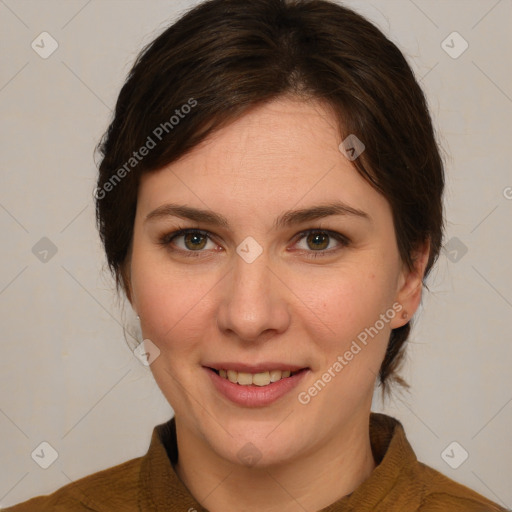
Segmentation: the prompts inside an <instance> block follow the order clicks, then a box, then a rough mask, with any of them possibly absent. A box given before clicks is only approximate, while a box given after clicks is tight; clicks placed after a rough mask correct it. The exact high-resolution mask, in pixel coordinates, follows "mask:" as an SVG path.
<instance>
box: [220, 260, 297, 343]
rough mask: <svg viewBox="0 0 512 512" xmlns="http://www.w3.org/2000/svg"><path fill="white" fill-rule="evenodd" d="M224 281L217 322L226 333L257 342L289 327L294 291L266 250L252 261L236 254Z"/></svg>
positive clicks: (244, 340) (243, 340) (242, 339)
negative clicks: (279, 273) (281, 276)
mask: <svg viewBox="0 0 512 512" xmlns="http://www.w3.org/2000/svg"><path fill="white" fill-rule="evenodd" d="M223 281H224V288H223V289H222V298H221V301H220V305H219V309H218V311H217V325H218V327H219V329H220V330H221V331H222V332H223V334H224V335H225V336H231V337H234V338H237V339H239V340H240V341H242V342H258V341H266V340H267V339H269V338H271V337H274V336H275V335H277V334H281V333H283V332H285V331H286V329H287V328H288V326H289V324H290V307H289V306H290V304H289V296H290V294H291V292H290V290H289V289H288V288H287V287H286V286H285V284H283V282H282V281H281V280H280V279H279V278H278V277H277V272H275V271H274V270H273V269H272V268H271V267H270V266H269V262H268V258H267V257H266V255H265V252H264V253H263V254H261V255H260V256H259V257H258V258H257V259H256V260H255V261H253V262H251V263H248V262H247V261H245V260H244V259H243V258H241V257H239V256H238V255H235V256H234V262H233V269H232V272H230V273H229V275H228V276H227V277H226V278H225V279H224V280H223Z"/></svg>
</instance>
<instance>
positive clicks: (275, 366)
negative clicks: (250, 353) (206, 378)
mask: <svg viewBox="0 0 512 512" xmlns="http://www.w3.org/2000/svg"><path fill="white" fill-rule="evenodd" d="M203 366H205V367H207V368H213V369H214V370H234V371H236V372H244V373H263V372H266V371H272V370H290V371H291V372H296V371H298V370H302V369H304V368H306V367H305V366H297V365H293V364H288V363H273V362H268V363H259V364H246V363H230V362H221V363H206V364H204V365H203Z"/></svg>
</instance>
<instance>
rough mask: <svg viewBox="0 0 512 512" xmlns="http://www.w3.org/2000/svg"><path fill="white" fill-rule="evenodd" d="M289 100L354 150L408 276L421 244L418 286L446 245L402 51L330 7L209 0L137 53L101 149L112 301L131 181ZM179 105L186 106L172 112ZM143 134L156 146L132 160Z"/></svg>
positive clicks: (394, 362) (434, 169) (130, 217)
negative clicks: (386, 208)
mask: <svg viewBox="0 0 512 512" xmlns="http://www.w3.org/2000/svg"><path fill="white" fill-rule="evenodd" d="M288 94H292V95H295V96H298V97H299V98H304V99H306V98H312V99H317V100H320V101H322V102H324V103H326V104H327V105H328V106H330V108H332V110H333V112H334V114H335V116H336V118H337V121H338V124H339V131H340V135H341V138H342V139H341V140H343V139H345V138H346V136H348V135H349V134H354V135H356V136H357V137H358V138H359V139H360V140H361V141H363V143H364V144H365V147H366V149H365V151H364V152H363V153H362V154H361V156H360V157H359V158H357V159H356V160H354V162H353V163H354V166H355V168H356V170H357V171H358V172H359V173H360V174H361V175H362V176H363V177H364V178H365V179H366V180H368V182H369V183H370V184H371V185H372V186H373V187H375V188H376V189H377V190H378V191H379V192H380V193H381V194H383V196H384V197H386V199H387V200H388V202H389V204H390V206H391V209H392V213H393V222H394V227H395V232H396V237H397V243H398V248H399V251H400V256H401V258H402V260H403V261H404V262H405V263H406V264H407V265H408V267H409V268H411V269H412V268H413V265H414V261H413V254H414V250H415V249H416V248H418V246H419V245H420V244H422V243H424V242H426V241H428V242H430V255H429V260H428V263H427V266H426V271H425V276H424V277H425V278H426V277H427V275H428V273H429V272H430V269H431V268H432V265H433V264H434V262H435V260H436V259H437V257H438V255H439V251H440V248H441V244H442V239H443V227H444V226H443V207H442V194H443V189H444V170H443V163H442V158H441V156H440V152H439V148H438V145H437V143H436V140H435V134H434V130H433V126H432V121H431V118H430V114H429V111H428V107H427V103H426V100H425V97H424V94H423V92H422V90H421V87H420V86H419V84H418V82H417V81H416V79H415V77H414V74H413V72H412V70H411V68H410V66H409V65H408V63H407V61H406V60H405V58H404V56H403V55H402V53H401V52H400V50H399V49H398V48H397V47H396V46H395V44H393V43H392V42H391V41H390V40H389V39H388V38H386V36H385V35H384V34H383V33H382V32H381V31H380V30H379V29H378V28H377V27H375V26H374V25H373V24H372V23H370V22H369V21H367V20H366V19H365V18H363V17H362V16H361V15H359V14H357V13H355V12H354V11H352V10H350V9H348V8H346V7H343V6H341V5H338V4H337V3H334V2H332V1H328V0H251V1H249V2H248V1H246V0H207V1H205V2H203V3H201V4H199V5H198V6H196V7H195V8H193V9H191V10H189V11H188V12H187V13H185V14H184V15H183V16H182V17H181V18H180V19H178V21H176V22H175V23H174V24H172V25H171V26H170V27H169V28H167V29H166V30H165V31H164V32H163V33H162V34H161V35H159V36H158V37H157V38H156V39H155V40H154V41H152V42H151V43H150V44H149V45H147V46H146V47H145V48H144V49H143V50H142V51H141V53H140V54H139V56H138V58H137V59H136V62H135V64H134V66H133V68H132V70H131V71H130V73H129V76H128V78H127V80H126V82H125V84H124V86H123V88H122V90H121V92H120V94H119V98H118V101H117V104H116V108H115V113H114V118H113V120H112V122H111V124H110V126H109V128H108V130H107V132H106V133H105V134H104V136H103V138H102V140H101V142H100V144H99V145H98V149H99V152H100V154H101V157H102V160H101V163H100V165H99V177H98V182H97V189H96V194H95V196H96V218H97V225H98V230H99V233H100V237H101V240H102V243H103V245H104V248H105V252H106V256H107V262H108V265H109V268H110V270H111V272H112V273H113V275H114V277H115V280H116V288H117V290H118V292H119V291H120V289H121V288H122V290H123V291H124V292H125V293H126V294H127V295H128V293H129V291H128V288H127V285H126V277H125V274H124V268H125V264H126V262H127V259H128V257H129V253H130V248H131V243H132V238H133V225H134V221H135V212H136V206H137V190H138V185H139V177H140V175H141V174H142V173H145V172H150V171H153V170H157V169H161V168H162V167H164V166H166V165H168V164H170V163H172V162H174V161H176V160H177V159H179V158H180V157H181V156H183V155H185V154H186V153H187V152H189V151H190V150H191V149H193V148H194V147H195V146H196V145H197V144H199V143H200V142H201V141H203V140H204V139H205V138H206V137H207V136H208V135H210V134H212V133H213V132H214V131H215V130H218V129H219V128H220V127H222V126H225V125H226V124H227V123H230V122H232V121H234V120H236V119H238V118H240V117H241V116H243V115H244V113H246V112H248V110H249V109H250V108H252V107H255V106H257V105H261V104H264V103H265V102H268V101H270V100H273V99H276V98H277V97H279V96H282V95H288ZM192 102H195V104H194V103H192ZM187 104H188V105H189V106H190V105H192V104H194V105H195V108H188V109H186V110H181V109H182V107H183V106H184V105H187ZM185 111H186V112H187V113H186V115H181V116H179V121H177V122H176V119H177V117H178V114H179V112H181V113H182V114H184V112H185ZM173 117H174V118H175V119H174V120H172V118H173ZM157 127H160V131H157V133H158V134H159V137H156V136H155V130H156V129H157ZM152 134H153V137H152V139H155V138H158V141H157V142H158V143H157V144H156V146H155V147H153V148H152V149H151V150H150V151H149V152H145V153H146V156H144V158H140V161H139V160H137V161H134V160H131V159H133V158H134V157H133V152H134V151H136V150H138V148H141V147H142V146H144V145H145V144H147V143H148V137H151V136H152ZM153 142H156V141H155V140H153ZM128 162H130V165H127V163H128ZM131 164H134V165H131ZM132 168H133V171H132ZM121 169H124V171H123V172H121ZM121 178H122V179H121ZM409 332H410V323H407V324H405V325H404V326H403V327H400V328H398V329H394V330H393V331H392V332H391V336H390V339H389V344H388V348H387V352H386V355H385V357H384V361H383V363H382V366H381V368H380V374H379V379H380V383H381V384H382V386H383V390H384V391H386V390H387V383H388V382H389V381H392V380H395V381H397V382H399V383H401V384H403V385H406V384H405V382H404V381H403V380H402V379H401V378H400V377H399V376H398V375H397V368H398V365H399V363H400V362H401V360H402V358H403V355H404V343H405V341H406V340H407V338H408V336H409Z"/></svg>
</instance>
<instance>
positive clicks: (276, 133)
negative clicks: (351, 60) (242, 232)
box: [138, 98, 387, 215]
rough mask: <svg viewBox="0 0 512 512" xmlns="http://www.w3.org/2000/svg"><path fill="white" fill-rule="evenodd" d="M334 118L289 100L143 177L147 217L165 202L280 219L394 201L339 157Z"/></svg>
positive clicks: (317, 107) (318, 107)
mask: <svg viewBox="0 0 512 512" xmlns="http://www.w3.org/2000/svg"><path fill="white" fill-rule="evenodd" d="M340 143H341V136H340V133H339V129H338V126H337V121H336V119H335V117H334V115H333V114H332V113H331V112H330V111H329V109H327V108H326V107H325V106H324V105H322V104H321V103H319V102H316V101H309V102H304V101H300V100H296V99H289V98H281V99H278V100H275V101H273V102H271V103H267V104H265V105H261V106H258V107H256V108H254V109H252V110H251V111H250V112H248V113H246V114H245V115H244V116H242V117H241V118H239V119H238V120H236V121H234V122H233V123H231V124H229V125H228V126H226V127H224V128H222V129H220V130H218V131H217V132H215V133H214V134H212V135H211V136H210V137H209V138H208V139H206V140H205V141H203V142H202V143H201V144H200V145H198V146H197V147H195V148H194V149H193V150H192V151H191V152H190V153H188V154H187V155H185V156H184V157H183V158H181V159H179V160H178V161H176V162H173V163H172V164H170V165H168V166H167V167H165V168H164V169H161V170H159V171H156V172H151V173H147V174H145V175H143V177H142V179H141V183H140V188H139V199H138V203H139V206H140V210H141V211H142V212H145V213H147V212H148V211H149V210H150V209H154V208H156V207H158V206H160V204H163V203H165V202H169V201H172V202H176V201H177V200H179V201H180V202H181V203H184V202H186V203H189V204H191V205H194V206H196V207H200V208H207V209H208V208H211V209H213V210H215V211H219V209H224V210H225V211H226V213H228V210H233V209H235V208H237V211H238V212H240V213H241V214H243V213H244V212H245V213H247V214H249V213H250V212H251V211H254V209H255V208H256V210H257V211H258V214H259V215H262V214H264V213H265V212H266V213H267V214H272V215H274V214H276V215H277V213H278V212H279V211H282V210H283V209H286V208H287V207H290V208H291V207H302V206H306V205H311V204H313V203H314V204H318V203H319V202H323V203H325V202H329V201H337V200H341V201H344V202H346V203H347V204H350V205H352V206H354V207H355V208H359V209H374V208H377V209H378V208H384V209H385V208H386V207H387V206H386V205H387V201H386V200H385V199H384V198H383V197H382V196H381V195H380V194H378V193H377V192H376V191H375V190H374V189H373V188H372V187H371V186H370V185H369V184H368V183H367V182H366V181H365V180H364V179H363V178H362V177H361V176H360V175H359V173H358V172H357V171H356V170H355V168H354V166H353V165H352V163H351V162H350V161H349V160H348V159H347V158H346V157H345V156H344V155H343V154H342V152H341V151H340V149H339V145H340Z"/></svg>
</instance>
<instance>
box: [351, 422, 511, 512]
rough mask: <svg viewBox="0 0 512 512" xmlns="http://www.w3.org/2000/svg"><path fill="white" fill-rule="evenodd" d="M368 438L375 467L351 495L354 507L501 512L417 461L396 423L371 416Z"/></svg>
mask: <svg viewBox="0 0 512 512" xmlns="http://www.w3.org/2000/svg"><path fill="white" fill-rule="evenodd" d="M370 438H371V443H372V450H373V454H374V458H375V460H376V462H377V467H376V468H375V470H374V472H373V474H372V475H371V476H370V477H369V478H368V480H367V481H366V482H365V483H363V484H362V486H361V488H360V489H359V490H358V491H356V492H354V496H353V498H352V500H353V501H354V502H355V504H356V505H365V506H366V505H367V504H368V503H370V502H371V503H372V504H375V507H374V508H372V509H371V510H379V511H380V510H382V511H386V512H388V511H390V510H400V511H401V512H412V511H414V512H447V511H449V512H505V509H504V508H502V507H500V506H499V505H498V504H496V503H493V502H492V501H491V500H489V499H487V498H485V497H484V496H482V495H480V494H478V493H477V492H476V491H473V490H472V489H470V488H469V487H466V486H464V485H462V484H460V483H458V482H456V481H455V480H452V479H451V478H449V477H447V476H446V475H444V474H443V473H441V472H440V471H437V470H436V469H434V468H432V467H430V466H427V465H426V464H424V463H423V462H421V461H419V460H418V459H417V457H416V454H415V453H414V450H413V449H412V447H411V445H410V444H409V441H408V440H407V437H406V435H405V431H404V428H403V425H402V424H401V423H400V421H398V420H397V419H395V418H393V417H391V416H387V415H384V414H379V413H372V414H371V417H370ZM379 507H380V508H379ZM362 508H364V507H359V508H357V507H355V508H354V510H359V509H362ZM365 510H366V509H365ZM368 510H370V509H369V508H368Z"/></svg>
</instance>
